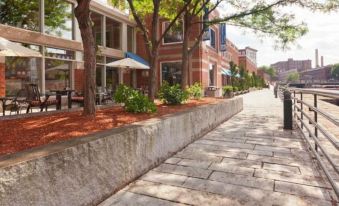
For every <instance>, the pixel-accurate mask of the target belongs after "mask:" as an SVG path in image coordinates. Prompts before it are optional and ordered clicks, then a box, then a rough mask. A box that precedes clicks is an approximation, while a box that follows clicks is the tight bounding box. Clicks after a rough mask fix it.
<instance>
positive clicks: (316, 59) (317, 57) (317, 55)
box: [315, 49, 319, 68]
mask: <svg viewBox="0 0 339 206" xmlns="http://www.w3.org/2000/svg"><path fill="white" fill-rule="evenodd" d="M315 67H316V68H318V67H319V54H318V49H316V50H315Z"/></svg>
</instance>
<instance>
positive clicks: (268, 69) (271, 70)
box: [258, 66, 277, 79]
mask: <svg viewBox="0 0 339 206" xmlns="http://www.w3.org/2000/svg"><path fill="white" fill-rule="evenodd" d="M258 69H260V70H263V71H264V72H265V73H266V74H268V75H270V77H271V79H272V78H275V77H276V76H277V73H276V70H275V69H274V68H272V67H270V66H261V67H259V68H258Z"/></svg>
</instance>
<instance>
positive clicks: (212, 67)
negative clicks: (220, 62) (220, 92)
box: [209, 64, 215, 86]
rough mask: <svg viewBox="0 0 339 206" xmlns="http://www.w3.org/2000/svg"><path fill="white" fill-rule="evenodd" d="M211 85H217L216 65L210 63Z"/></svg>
mask: <svg viewBox="0 0 339 206" xmlns="http://www.w3.org/2000/svg"><path fill="white" fill-rule="evenodd" d="M209 86H215V65H214V64H210V68H209Z"/></svg>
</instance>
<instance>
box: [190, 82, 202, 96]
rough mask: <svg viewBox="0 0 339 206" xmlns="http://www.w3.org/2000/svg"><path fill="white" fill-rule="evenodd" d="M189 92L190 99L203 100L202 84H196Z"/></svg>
mask: <svg viewBox="0 0 339 206" xmlns="http://www.w3.org/2000/svg"><path fill="white" fill-rule="evenodd" d="M187 92H188V94H189V96H190V98H193V99H201V98H202V86H201V84H200V83H198V82H196V83H194V84H193V85H192V86H190V87H188V88H187Z"/></svg>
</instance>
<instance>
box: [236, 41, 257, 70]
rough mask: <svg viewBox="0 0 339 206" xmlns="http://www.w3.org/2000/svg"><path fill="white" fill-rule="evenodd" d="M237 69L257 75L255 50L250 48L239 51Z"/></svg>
mask: <svg viewBox="0 0 339 206" xmlns="http://www.w3.org/2000/svg"><path fill="white" fill-rule="evenodd" d="M239 53H240V55H239V64H238V65H239V67H242V68H244V69H245V70H246V71H248V72H249V73H250V74H252V73H255V74H256V73H257V69H258V68H257V50H256V49H253V48H251V47H246V48H245V49H240V50H239Z"/></svg>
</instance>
